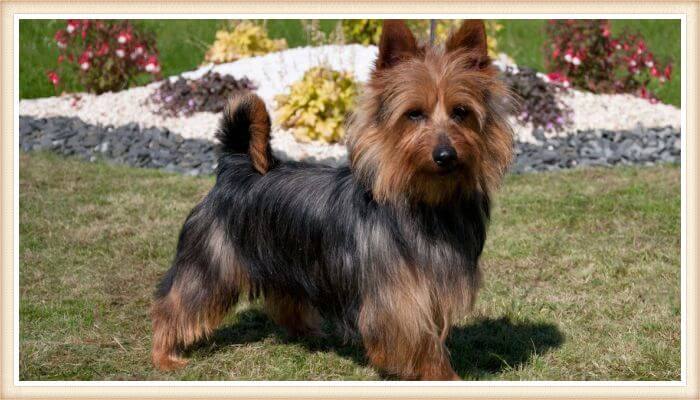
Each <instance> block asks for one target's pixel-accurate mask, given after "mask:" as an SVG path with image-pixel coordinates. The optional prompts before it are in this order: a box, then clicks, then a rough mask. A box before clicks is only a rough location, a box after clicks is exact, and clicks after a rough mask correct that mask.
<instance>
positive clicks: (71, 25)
mask: <svg viewBox="0 0 700 400" xmlns="http://www.w3.org/2000/svg"><path fill="white" fill-rule="evenodd" d="M79 26H80V22H78V21H76V20H74V19H69V20H68V25H66V32H68V33H71V34H72V33H73V32H75V30H76V29H78V27H79Z"/></svg>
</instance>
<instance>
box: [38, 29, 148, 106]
mask: <svg viewBox="0 0 700 400" xmlns="http://www.w3.org/2000/svg"><path fill="white" fill-rule="evenodd" d="M54 40H55V42H56V45H57V46H58V48H59V55H58V59H57V62H58V66H57V68H56V70H52V71H48V72H47V74H46V76H47V78H48V79H49V81H50V82H51V83H52V84H53V85H54V87H55V88H56V89H57V90H58V89H59V87H60V85H61V76H62V75H64V74H66V73H69V71H71V72H73V73H76V74H77V76H78V80H79V82H80V83H81V84H82V85H83V87H84V88H85V90H86V91H88V92H92V93H98V94H99V93H104V92H110V91H118V90H122V89H126V88H127V87H129V86H130V85H131V84H132V83H133V82H134V81H135V80H136V79H137V77H138V76H140V75H142V74H147V75H149V76H151V77H159V76H160V63H159V61H158V50H157V49H156V45H155V37H154V36H153V34H152V33H150V32H142V31H140V30H138V29H136V28H135V27H134V26H133V25H132V24H131V23H130V22H129V21H109V20H87V19H84V20H76V19H69V20H68V21H67V24H66V27H65V28H64V29H60V30H58V31H56V34H55V35H54Z"/></svg>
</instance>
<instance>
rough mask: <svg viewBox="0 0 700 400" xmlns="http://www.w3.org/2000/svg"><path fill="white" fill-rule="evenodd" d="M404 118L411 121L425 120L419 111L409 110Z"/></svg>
mask: <svg viewBox="0 0 700 400" xmlns="http://www.w3.org/2000/svg"><path fill="white" fill-rule="evenodd" d="M406 117H408V119H410V120H411V121H422V120H423V119H425V114H423V111H421V110H411V111H409V112H407V113H406Z"/></svg>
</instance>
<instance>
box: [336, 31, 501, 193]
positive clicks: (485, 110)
mask: <svg viewBox="0 0 700 400" xmlns="http://www.w3.org/2000/svg"><path fill="white" fill-rule="evenodd" d="M508 97H509V96H508V91H507V90H506V89H505V87H504V86H503V85H502V84H501V83H500V81H499V79H498V77H497V71H496V69H495V67H493V66H492V65H491V60H490V59H489V57H488V52H487V44H486V34H485V29H484V24H483V22H482V21H480V20H467V21H464V23H463V25H462V26H461V28H460V29H459V30H457V31H456V32H453V33H452V34H451V35H450V36H449V38H448V39H447V41H446V43H445V45H444V47H441V48H437V47H429V46H420V45H418V44H417V43H416V39H415V37H414V36H413V34H412V33H411V31H410V30H409V28H408V27H407V26H406V24H405V23H404V22H403V21H399V20H387V21H385V22H384V26H383V32H382V37H381V42H380V45H379V55H378V58H377V61H376V64H375V68H374V70H373V72H372V75H371V78H370V80H369V82H368V83H367V85H366V87H365V89H364V93H363V95H362V98H361V100H360V102H359V105H358V110H357V111H356V112H355V114H354V115H353V117H352V118H351V121H350V123H349V129H348V132H349V134H348V149H349V152H350V163H351V166H352V168H353V170H354V172H355V174H356V175H357V176H358V177H360V179H361V180H363V181H364V182H366V183H367V184H368V186H370V187H371V189H372V192H373V195H374V196H375V198H376V199H377V200H379V201H392V200H396V199H399V198H403V199H409V200H413V201H420V202H425V203H429V204H436V203H440V202H444V201H448V200H449V199H453V198H454V196H455V194H458V193H469V192H471V191H474V190H479V191H482V192H485V193H487V194H488V193H489V192H490V191H491V190H492V189H494V188H495V186H497V185H498V183H499V182H500V180H501V177H502V176H503V174H504V172H505V171H506V169H507V167H508V165H509V163H510V161H511V155H512V131H511V129H510V127H509V125H508V123H507V121H506V110H505V105H506V104H508V102H506V101H505V100H506V99H507V98H508Z"/></svg>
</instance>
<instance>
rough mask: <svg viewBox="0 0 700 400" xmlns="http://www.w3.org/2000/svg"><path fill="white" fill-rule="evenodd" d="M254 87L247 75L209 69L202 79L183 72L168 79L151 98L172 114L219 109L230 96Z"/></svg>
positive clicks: (160, 109) (164, 112)
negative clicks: (237, 77) (182, 74)
mask: <svg viewBox="0 0 700 400" xmlns="http://www.w3.org/2000/svg"><path fill="white" fill-rule="evenodd" d="M255 89H256V88H255V86H254V85H253V83H252V82H251V81H250V80H249V79H248V78H242V79H236V78H234V77H233V76H231V75H221V74H219V73H218V72H212V71H209V72H207V73H206V74H204V75H203V76H202V77H201V78H199V79H185V78H184V77H182V76H180V77H178V79H176V80H175V81H172V82H171V81H170V80H169V79H166V80H165V81H164V82H163V83H162V84H161V85H160V86H159V87H158V89H156V91H155V92H154V93H153V95H152V97H151V100H152V101H153V102H154V103H156V104H158V105H159V112H160V113H162V114H165V115H169V116H177V115H180V114H182V115H190V114H192V113H194V112H203V111H207V112H212V113H219V112H221V111H223V110H224V107H226V102H227V101H228V99H229V98H231V96H234V95H236V94H239V93H242V92H246V91H250V90H255Z"/></svg>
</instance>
